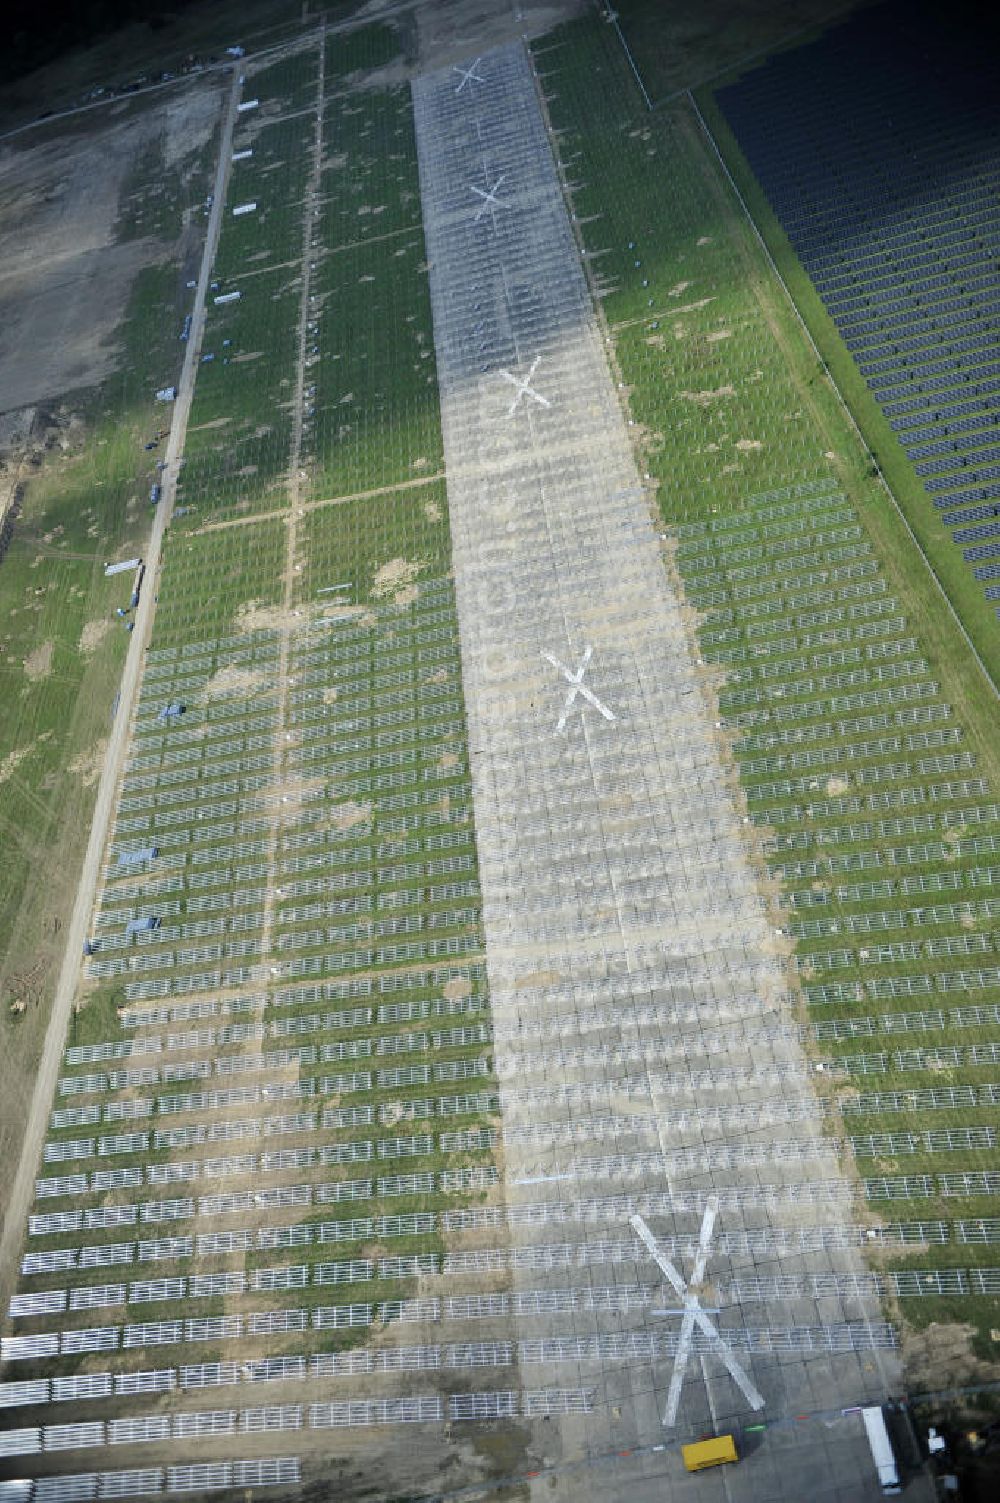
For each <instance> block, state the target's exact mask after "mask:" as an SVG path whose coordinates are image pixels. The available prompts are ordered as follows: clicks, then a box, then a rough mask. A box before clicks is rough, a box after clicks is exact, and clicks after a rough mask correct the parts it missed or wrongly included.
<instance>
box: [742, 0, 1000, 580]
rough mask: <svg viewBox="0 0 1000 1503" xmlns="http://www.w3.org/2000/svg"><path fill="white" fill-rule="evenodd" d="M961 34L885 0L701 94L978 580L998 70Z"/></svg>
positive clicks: (998, 276) (993, 517)
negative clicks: (709, 99)
mask: <svg viewBox="0 0 1000 1503" xmlns="http://www.w3.org/2000/svg"><path fill="white" fill-rule="evenodd" d="M974 46H975V44H974V42H973V40H972V39H971V35H970V34H968V33H965V32H963V30H962V28H961V27H956V26H950V27H948V28H946V27H945V25H944V24H943V22H941V21H940V20H939V19H938V18H937V17H936V16H935V14H934V13H933V12H932V10H931V8H930V7H929V6H924V5H917V6H915V7H914V6H901V5H898V4H896V3H890V4H888V5H881V6H877V7H874V8H872V9H869V10H865V11H862V12H860V13H859V14H858V15H856V16H854V17H852V18H851V19H850V20H849V21H847V22H845V23H844V24H843V25H841V26H839V27H837V28H835V29H834V30H832V31H830V32H828V33H826V34H825V35H824V36H822V37H821V38H820V39H819V40H818V41H816V42H814V43H812V44H811V45H809V46H806V47H800V48H796V49H795V50H793V51H788V52H783V53H780V54H778V55H777V56H775V57H772V58H771V59H770V60H769V61H768V62H767V63H766V65H764V66H763V67H759V68H757V69H755V70H754V71H752V72H750V73H748V74H746V75H745V76H744V77H743V78H741V79H740V80H738V81H737V82H736V83H735V84H732V85H729V86H728V87H725V88H722V89H720V90H719V91H718V93H717V96H716V97H717V99H718V102H719V104H720V106H721V108H722V110H723V112H724V114H725V117H726V119H727V121H728V123H729V125H730V127H731V129H732V130H733V132H734V134H735V135H736V138H737V140H738V142H739V144H740V146H741V148H742V150H743V152H744V154H745V156H746V158H747V160H748V162H749V164H750V166H751V167H752V169H753V171H754V172H755V174H756V176H757V178H758V180H759V182H760V184H761V186H762V187H763V189H764V191H765V193H766V194H767V197H768V199H769V201H770V203H771V206H772V208H773V209H774V211H775V213H776V215H777V217H778V219H779V220H780V222H781V225H782V227H783V229H784V230H785V232H786V233H787V235H788V237H789V239H790V240H791V243H792V245H793V247H794V249H795V251H796V252H797V254H798V257H799V259H800V261H801V262H802V264H803V266H804V267H805V269H806V271H807V272H808V274H809V276H810V277H811V279H812V281H813V284H814V285H815V287H816V289H817V290H818V292H819V294H820V296H821V297H822V299H823V303H824V305H825V307H826V309H827V311H828V313H829V314H830V316H831V317H832V318H833V320H834V322H835V323H836V326H837V329H838V330H839V332H840V335H841V337H842V338H843V340H844V342H845V343H846V345H847V347H848V349H849V350H850V351H851V354H852V355H853V357H854V360H855V362H856V364H857V367H858V369H859V370H860V372H861V374H862V375H863V377H864V379H865V381H866V382H867V384H868V387H869V389H870V391H871V392H872V394H873V395H874V397H875V399H876V400H877V402H878V404H879V406H880V407H881V410H882V412H883V413H884V415H885V417H886V418H887V419H888V421H889V423H890V425H891V427H892V429H893V431H894V432H895V434H896V436H897V438H898V440H899V443H900V445H901V446H902V448H903V450H904V451H905V453H906V455H907V457H908V458H909V460H910V461H911V462H912V464H913V466H914V469H915V471H916V474H917V475H918V476H919V477H920V481H921V482H922V485H923V490H924V493H925V495H926V505H927V507H928V508H933V510H934V511H935V512H936V513H937V514H938V517H939V519H940V522H941V523H942V524H943V526H944V527H945V528H947V530H948V531H949V532H950V534H951V537H952V539H953V541H954V544H955V546H956V547H957V548H959V549H961V552H962V557H963V559H964V560H965V562H966V563H967V564H968V566H969V568H970V570H974V571H975V578H976V579H977V580H984V581H985V580H989V579H992V578H993V568H992V566H991V565H990V564H989V562H988V561H989V560H991V559H995V558H1000V348H998V343H1000V340H998V320H1000V266H998V252H1000V198H998V194H997V188H998V184H1000V112H998V110H997V107H996V105H997V99H998V97H1000V68H998V65H997V62H996V59H995V58H989V57H986V58H984V57H983V56H982V53H981V50H980V51H979V52H976V51H975V50H974ZM986 593H987V598H988V599H993V598H995V597H996V591H995V589H994V590H990V589H989V588H987V592H986Z"/></svg>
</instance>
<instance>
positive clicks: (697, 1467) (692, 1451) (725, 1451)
mask: <svg viewBox="0 0 1000 1503" xmlns="http://www.w3.org/2000/svg"><path fill="white" fill-rule="evenodd" d="M681 1456H682V1457H683V1459H684V1465H685V1466H686V1467H687V1469H688V1471H689V1472H700V1471H701V1470H702V1468H703V1467H706V1466H722V1464H723V1462H726V1461H739V1459H740V1458H739V1456H738V1455H737V1454H736V1442H735V1441H734V1440H733V1437H732V1436H731V1435H716V1436H713V1438H712V1439H711V1440H696V1441H694V1442H693V1443H692V1444H691V1445H689V1446H681Z"/></svg>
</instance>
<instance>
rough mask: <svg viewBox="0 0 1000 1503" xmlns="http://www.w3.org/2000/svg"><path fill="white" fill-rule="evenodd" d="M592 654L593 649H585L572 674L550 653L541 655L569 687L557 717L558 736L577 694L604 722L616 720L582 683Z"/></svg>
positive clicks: (611, 712) (564, 725)
mask: <svg viewBox="0 0 1000 1503" xmlns="http://www.w3.org/2000/svg"><path fill="white" fill-rule="evenodd" d="M592 654H593V648H591V647H587V648H585V649H584V653H583V657H582V658H581V659H580V666H579V668H578V669H577V670H576V672H575V673H573V672H572V671H571V670H570V669H569V668H567V667H566V664H565V663H560V661H559V659H558V658H555V657H553V656H552V654H551V652H543V653H542V657H543V658H544V659H545V661H546V662H547V663H551V664H552V666H553V668H558V669H559V672H560V673H561V674H562V676H563V678H564V679H565V680H566V682H567V683H568V684H569V685H570V691H569V693H568V694H567V695H566V703H565V704H564V705H563V712H562V714H561V715H560V716H559V721H558V724H557V725H556V730H557V731H558V732H559V733H560V735H561V734H562V732H563V731H564V730H565V729H566V720H567V717H568V716H569V712H570V710H571V709H572V708H573V701H574V700H575V699H576V696H577V695H578V694H582V695H583V698H584V699H585V700H586V701H587V703H588V704H592V705H593V706H594V709H595V710H599V711H600V713H601V714H602V715H603V716H604V718H605V720H614V719H615V718H616V717H615V714H614V712H613V711H612V710H609V709H608V707H607V705H606V704H604V703H603V701H602V700H600V699H598V697H597V695H596V694H594V693H593V692H592V691H591V690H590V689H588V688H587V686H586V684H585V683H584V682H583V675H584V674H585V673H586V671H587V665H588V664H589V662H590V659H591V656H592Z"/></svg>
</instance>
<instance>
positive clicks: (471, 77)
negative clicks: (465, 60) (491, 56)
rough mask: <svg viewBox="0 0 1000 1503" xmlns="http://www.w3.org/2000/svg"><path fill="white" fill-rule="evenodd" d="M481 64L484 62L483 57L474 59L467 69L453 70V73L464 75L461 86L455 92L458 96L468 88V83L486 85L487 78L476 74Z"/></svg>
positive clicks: (455, 68) (457, 68) (456, 68)
mask: <svg viewBox="0 0 1000 1503" xmlns="http://www.w3.org/2000/svg"><path fill="white" fill-rule="evenodd" d="M481 62H482V58H481V57H477V58H473V60H472V62H471V63H470V64H469V66H468V67H467V68H459V67H454V68H452V70H451V71H452V72H453V73H460V74H461V75H462V82H461V83H460V84H459V86H458V88H457V89H456V90H455V93H456V94H461V92H462V90H463V89H464V88H465V86H466V84H467V83H485V82H486V80H485V78H483V76H482V74H481V73H477V72H476V69H477V68H478V67H479V64H480V63H481Z"/></svg>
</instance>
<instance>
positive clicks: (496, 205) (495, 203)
mask: <svg viewBox="0 0 1000 1503" xmlns="http://www.w3.org/2000/svg"><path fill="white" fill-rule="evenodd" d="M483 176H484V177H485V178H486V187H485V189H484V188H477V187H476V185H475V184H474V183H470V184H469V189H470V191H471V192H472V193H475V194H477V195H478V197H479V198H481V199H482V200H483V202H482V203H481V204H480V205H479V208H478V209H477V211H476V223H477V224H478V223H479V221H480V220H481V219H482V217H483V215H484V214H485V213H486V211H487V209H489V211H490V215H491V217H492V219H493V223H494V225H495V224H496V214H495V213H494V210H495V209H509V208H510V204H509V203H507V202H506V201H505V200H504V199H502V198H497V189H498V188H499V186H500V184H501V183H502V182H503V180H504V178H505V177H506V176H507V174H506V172H501V174H500V176H499V177H498V178H497V180H496V182H495V183H494V184H493V186H492V188H491V187H490V180H489V176H488V175H487V174H486V173H484V174H483Z"/></svg>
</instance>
